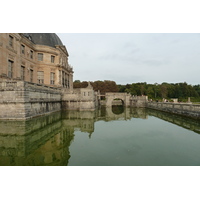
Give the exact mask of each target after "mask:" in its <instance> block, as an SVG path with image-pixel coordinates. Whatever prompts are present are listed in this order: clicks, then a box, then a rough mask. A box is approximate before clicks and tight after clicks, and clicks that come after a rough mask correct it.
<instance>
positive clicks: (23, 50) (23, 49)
mask: <svg viewBox="0 0 200 200" xmlns="http://www.w3.org/2000/svg"><path fill="white" fill-rule="evenodd" d="M21 53H22V54H25V46H24V45H21Z"/></svg>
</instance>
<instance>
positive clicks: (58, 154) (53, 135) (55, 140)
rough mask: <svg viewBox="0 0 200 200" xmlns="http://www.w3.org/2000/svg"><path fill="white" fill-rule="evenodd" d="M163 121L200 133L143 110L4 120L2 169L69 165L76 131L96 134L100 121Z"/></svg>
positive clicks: (0, 146) (178, 120)
mask: <svg viewBox="0 0 200 200" xmlns="http://www.w3.org/2000/svg"><path fill="white" fill-rule="evenodd" d="M148 115H152V116H155V117H159V118H161V119H162V118H163V119H164V120H168V121H170V122H172V123H176V124H177V125H179V126H183V127H184V128H192V130H194V131H195V132H197V133H200V128H199V127H200V124H199V123H198V122H194V121H193V120H191V121H190V120H183V119H182V118H181V117H177V116H176V118H173V119H172V115H170V114H167V113H162V112H157V111H152V110H147V109H144V108H143V109H141V108H135V109H133V108H125V109H124V110H123V112H118V111H117V112H116V113H115V114H114V113H113V111H112V108H105V107H102V108H101V109H100V110H96V111H84V112H83V111H82V112H78V111H66V112H62V113H61V112H57V113H53V114H51V115H49V116H42V117H38V118H34V119H31V120H27V121H0V165H1V166H2V165H3V166H10V165H13V166H26V165H30V166H35V165H37V166H64V165H65V166H66V165H68V161H69V158H70V152H69V147H70V144H71V143H72V142H73V140H74V139H75V135H74V132H75V131H81V132H83V133H87V134H88V136H89V138H91V137H92V133H94V124H95V122H96V121H99V120H103V121H113V120H114V121H115V120H130V119H132V118H142V119H147V118H148Z"/></svg>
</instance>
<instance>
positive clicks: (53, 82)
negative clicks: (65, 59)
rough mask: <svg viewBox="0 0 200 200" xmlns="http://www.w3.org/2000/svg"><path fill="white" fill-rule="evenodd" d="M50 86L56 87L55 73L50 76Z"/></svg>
mask: <svg viewBox="0 0 200 200" xmlns="http://www.w3.org/2000/svg"><path fill="white" fill-rule="evenodd" d="M50 84H51V85H54V84H55V73H53V72H51V74H50Z"/></svg>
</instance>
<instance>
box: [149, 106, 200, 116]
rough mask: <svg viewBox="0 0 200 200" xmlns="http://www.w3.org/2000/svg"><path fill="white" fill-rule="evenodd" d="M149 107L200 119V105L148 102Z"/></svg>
mask: <svg viewBox="0 0 200 200" xmlns="http://www.w3.org/2000/svg"><path fill="white" fill-rule="evenodd" d="M147 107H148V108H151V109H155V110H160V111H165V112H169V113H174V114H179V115H183V116H187V117H192V118H195V119H200V105H199V104H191V103H188V104H186V103H163V102H148V104H147Z"/></svg>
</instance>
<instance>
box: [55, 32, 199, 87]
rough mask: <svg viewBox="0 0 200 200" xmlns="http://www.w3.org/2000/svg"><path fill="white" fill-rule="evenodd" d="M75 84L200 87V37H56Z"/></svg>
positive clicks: (170, 34) (179, 35)
mask: <svg viewBox="0 0 200 200" xmlns="http://www.w3.org/2000/svg"><path fill="white" fill-rule="evenodd" d="M57 35H58V36H59V37H60V39H61V40H62V42H63V44H64V45H65V46H66V48H67V50H68V53H69V63H70V64H71V65H72V66H73V67H74V80H81V81H96V80H113V81H115V82H116V83H117V84H127V83H136V82H147V83H162V82H168V83H178V82H187V83H188V84H192V85H195V84H200V81H199V80H200V78H199V77H200V34H198V33H194V34H193V33H155V34H154V33H141V34H140V33H76V34H74V33H57Z"/></svg>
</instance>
